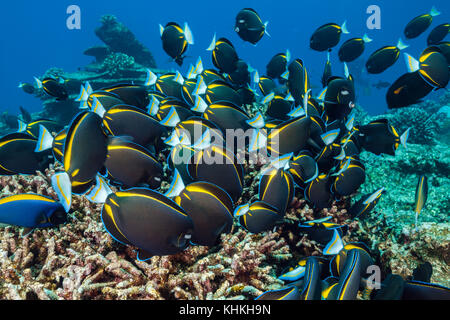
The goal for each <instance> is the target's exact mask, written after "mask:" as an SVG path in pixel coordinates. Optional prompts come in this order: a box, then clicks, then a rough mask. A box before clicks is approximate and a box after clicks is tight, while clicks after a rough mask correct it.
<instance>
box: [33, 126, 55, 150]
mask: <svg viewBox="0 0 450 320" xmlns="http://www.w3.org/2000/svg"><path fill="white" fill-rule="evenodd" d="M52 146H53V136H52V135H51V134H50V132H48V130H47V129H46V128H45V127H44V126H43V125H42V124H41V125H39V138H38V141H37V143H36V149H35V150H34V152H42V151H44V150H48V149H51V148H52Z"/></svg>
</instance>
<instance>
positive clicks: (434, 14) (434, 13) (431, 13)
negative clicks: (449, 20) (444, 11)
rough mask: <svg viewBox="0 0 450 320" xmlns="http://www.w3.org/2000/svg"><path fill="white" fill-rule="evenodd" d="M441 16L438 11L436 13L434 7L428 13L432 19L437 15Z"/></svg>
mask: <svg viewBox="0 0 450 320" xmlns="http://www.w3.org/2000/svg"><path fill="white" fill-rule="evenodd" d="M440 14H441V12H440V11H438V10H437V9H436V7H435V6H433V7H432V8H431V11H430V16H432V17H436V16H438V15H440Z"/></svg>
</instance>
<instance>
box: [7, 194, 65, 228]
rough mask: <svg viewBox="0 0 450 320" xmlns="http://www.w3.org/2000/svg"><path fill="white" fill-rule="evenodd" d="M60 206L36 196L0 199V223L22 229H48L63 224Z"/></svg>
mask: <svg viewBox="0 0 450 320" xmlns="http://www.w3.org/2000/svg"><path fill="white" fill-rule="evenodd" d="M66 220H67V213H66V211H65V210H64V208H63V207H62V205H61V204H60V203H59V202H57V201H55V200H53V199H50V198H47V197H44V196H41V195H38V194H18V195H14V196H10V197H6V198H2V199H0V223H4V224H10V225H13V226H18V227H24V228H48V227H54V226H57V225H59V224H63V223H65V222H66Z"/></svg>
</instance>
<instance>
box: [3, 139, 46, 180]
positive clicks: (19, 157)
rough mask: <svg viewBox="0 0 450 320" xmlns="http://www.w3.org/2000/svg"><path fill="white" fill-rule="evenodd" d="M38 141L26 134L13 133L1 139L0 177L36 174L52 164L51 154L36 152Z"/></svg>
mask: <svg viewBox="0 0 450 320" xmlns="http://www.w3.org/2000/svg"><path fill="white" fill-rule="evenodd" d="M37 143H38V141H37V140H36V139H35V138H34V137H32V136H30V135H28V134H25V133H11V134H8V135H6V136H4V137H2V138H1V139H0V175H15V174H27V175H28V174H36V171H42V172H43V171H44V170H45V169H46V168H48V166H49V164H50V162H51V161H50V158H49V156H50V155H51V153H49V152H41V153H37V152H35V150H36V146H37Z"/></svg>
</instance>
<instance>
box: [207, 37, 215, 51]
mask: <svg viewBox="0 0 450 320" xmlns="http://www.w3.org/2000/svg"><path fill="white" fill-rule="evenodd" d="M215 47H216V33H214V36H213V39H212V41H211V44H210V45H209V47H208V48H206V50H207V51H213V50H214V48H215Z"/></svg>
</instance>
